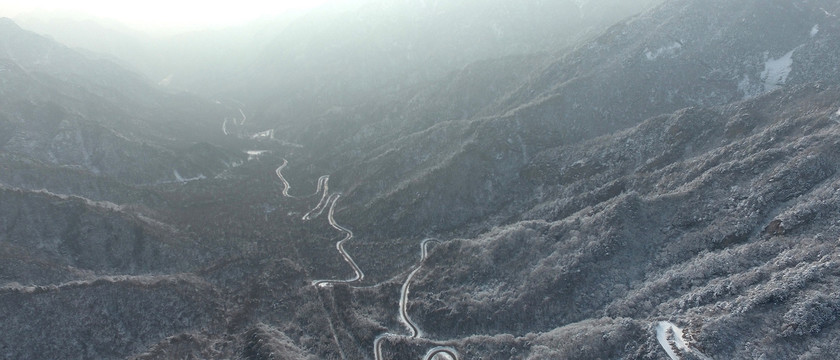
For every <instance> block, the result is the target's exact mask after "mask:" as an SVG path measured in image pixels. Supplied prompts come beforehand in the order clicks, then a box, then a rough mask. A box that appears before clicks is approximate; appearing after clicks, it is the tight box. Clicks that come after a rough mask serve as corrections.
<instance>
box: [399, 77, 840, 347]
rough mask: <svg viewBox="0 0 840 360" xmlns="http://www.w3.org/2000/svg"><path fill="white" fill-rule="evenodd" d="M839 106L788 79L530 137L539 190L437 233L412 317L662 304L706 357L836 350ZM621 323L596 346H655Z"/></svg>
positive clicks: (503, 322)
mask: <svg viewBox="0 0 840 360" xmlns="http://www.w3.org/2000/svg"><path fill="white" fill-rule="evenodd" d="M839 108H840V92H838V89H837V88H836V87H831V88H826V87H824V86H821V85H807V86H800V87H794V88H792V89H790V90H784V91H778V92H775V93H773V94H770V95H768V96H763V97H760V98H758V99H756V100H751V101H747V102H744V103H734V104H732V105H727V106H725V107H720V108H692V109H686V110H681V111H679V112H677V113H674V114H672V115H666V116H660V117H656V118H652V119H650V120H648V121H645V122H644V123H642V124H640V125H639V126H637V127H634V128H632V129H630V130H628V131H625V132H621V133H617V134H614V135H608V136H604V137H600V138H596V139H593V140H591V141H587V142H583V143H580V144H577V145H569V146H563V147H560V148H556V149H552V150H550V151H546V152H544V153H541V154H539V155H538V156H537V157H536V160H535V161H534V162H533V165H531V166H530V167H529V168H528V171H527V173H528V174H529V176H528V178H529V183H530V184H531V185H532V187H533V188H539V189H541V193H542V197H543V198H544V199H545V200H546V201H545V202H543V203H541V204H539V205H537V206H535V207H533V208H532V209H531V210H530V211H528V212H527V213H525V214H524V216H523V217H524V219H523V220H522V221H517V222H514V223H512V224H510V225H508V226H505V227H501V228H498V229H496V230H494V231H492V232H490V233H488V234H484V235H481V236H480V237H477V238H474V239H469V240H456V241H452V242H448V243H445V244H443V245H441V246H440V247H438V248H436V249H435V252H434V254H433V256H432V258H431V259H430V260H432V261H430V262H429V263H427V264H426V267H424V269H423V271H421V272H420V273H419V274H418V276H417V277H416V283H415V285H414V286H413V296H414V297H415V299H417V303H416V304H417V305H416V307H415V308H414V309H415V310H413V314H416V315H415V316H414V317H415V318H416V319H423V320H420V321H419V323H420V324H421V326H422V327H423V328H424V330H425V331H426V332H428V333H429V336H431V337H433V338H441V339H449V338H457V337H468V336H469V335H470V334H503V333H510V334H518V335H524V334H526V333H541V332H564V331H568V330H569V328H570V327H577V326H593V327H594V325H587V324H586V322H588V321H590V319H598V318H603V319H606V321H607V322H608V323H610V325H608V326H606V329H600V330H594V329H593V331H597V332H599V333H606V334H607V335H604V336H609V337H611V336H614V334H615V335H617V333H614V331H619V330H620V329H621V327H622V326H624V325H621V323H622V322H623V321H631V322H632V323H635V324H636V325H635V326H637V327H639V328H641V329H646V328H649V327H651V325H652V324H654V323H655V322H656V321H658V320H671V321H676V322H678V323H680V324H682V325H683V326H686V328H685V329H684V331H686V332H687V333H688V334H690V336H691V339H692V342H693V343H694V344H695V346H696V347H698V348H700V349H703V352H704V353H705V354H706V355H708V356H711V357H712V358H719V357H730V358H751V357H756V356H760V355H763V356H767V357H769V358H797V357H799V356H805V355H807V354H809V353H810V351H811V349H813V346H814V345H816V344H820V345H819V346H820V347H821V348H822V349H823V350H821V351H836V349H837V348H838V346H840V343H837V342H836V341H833V340H831V339H836V337H837V334H836V333H837V331H838V329H840V328H838V327H837V326H836V323H835V320H836V317H835V316H833V315H832V314H833V313H834V311H836V309H837V299H835V298H834V296H833V295H831V294H834V293H836V292H837V286H838V285H840V283H838V281H837V280H838V273H837V266H836V265H837V264H836V263H837V261H838V260H840V257H838V256H840V253H839V252H838V248H837V239H838V237H840V228H838V226H837V223H836V219H835V218H834V216H833V215H832V214H834V213H836V211H837V208H838V206H840V204H838V201H837V199H838V198H837V196H836V192H837V188H838V184H840V180H838V176H837V170H838V168H837V164H838V159H837V154H838V149H837V147H838V146H840V125H838V124H840V115H838V111H839V110H838V109H839ZM456 284H457V285H456ZM757 319H760V320H757ZM756 321H760V322H761V324H762V325H761V326H754V325H755V323H756ZM555 328H557V330H554V329H555ZM564 336H565V335H564ZM620 336H622V337H623V338H622V339H621V340H620V341H617V343H615V344H614V345H609V346H616V348H602V349H600V350H604V351H606V350H609V351H610V352H611V353H612V354H613V355H610V356H621V357H640V356H641V355H643V354H649V355H648V356H653V355H654V354H657V353H661V350H660V349H658V346H657V345H656V343H655V342H654V341H653V340H652V339H653V336H652V334H651V332H650V331H644V332H641V333H636V334H624V335H620ZM750 339H762V341H760V342H751V340H750ZM554 340H559V342H560V343H563V342H564V340H563V339H562V336H561V337H560V338H559V339H554ZM611 340H612V341H615V340H614V339H611ZM588 341H589V342H590V343H589V344H588V346H592V347H595V348H598V347H599V345H597V344H599V343H601V342H600V340H597V339H595V338H593V339H590V340H588ZM619 344H622V345H619ZM624 344H637V345H636V347H633V348H625V347H624ZM605 345H606V344H605ZM518 346H522V345H521V344H519V345H518ZM827 349H834V350H827ZM535 350H536V349H531V351H535ZM542 351H543V352H546V353H548V354H554V355H552V356H561V354H566V355H565V356H570V355H572V354H574V353H573V352H572V353H570V352H568V351H575V349H574V348H567V349H563V348H556V349H544V350H542ZM810 354H811V355H810V356H815V355H814V354H813V353H810ZM475 355H478V354H475ZM543 356H546V355H543ZM561 357H562V356H561ZM595 357H597V356H592V358H595Z"/></svg>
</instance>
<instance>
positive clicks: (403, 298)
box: [373, 238, 460, 360]
mask: <svg viewBox="0 0 840 360" xmlns="http://www.w3.org/2000/svg"><path fill="white" fill-rule="evenodd" d="M431 243H437V244H439V243H440V241H439V240H438V239H435V238H426V239H423V241H422V242H421V243H420V261H419V262H418V263H417V266H416V267H415V268H414V270H412V271H411V273H409V274H408V276H407V277H406V278H405V282H403V285H402V287H401V288H400V302H399V310H400V311H399V312H400V322H402V323H403V325H405V327H406V329H408V331H409V333H411V335H410V336H409V337H410V338H413V339H417V338H422V337H423V331H422V330H420V327H418V326H417V324H416V323H414V321H412V320H411V317H410V316H409V315H408V295H409V293H410V291H411V280H412V279H413V278H414V275H415V274H417V272H418V271H420V269H422V268H423V263H425V262H426V259H427V258H428V256H429V244H431ZM400 337H403V336H402V335H398V334H392V333H385V334H381V335H379V336H377V337H376V339H375V340H374V341H373V354H374V358H375V359H376V360H382V340H384V339H389V338H400ZM440 354H443V355H444V356H447V357H448V358H449V359H452V360H460V355H459V354H458V351H457V350H455V348H452V347H449V346H437V347H434V348H432V349H430V350H429V351H428V352H427V353H426V355H425V356H424V357H423V360H432V359H433V358H434V357H435V356H437V355H440Z"/></svg>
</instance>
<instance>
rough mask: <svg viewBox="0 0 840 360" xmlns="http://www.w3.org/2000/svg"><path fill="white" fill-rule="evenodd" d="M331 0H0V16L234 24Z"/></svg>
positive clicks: (156, 23) (176, 25)
mask: <svg viewBox="0 0 840 360" xmlns="http://www.w3.org/2000/svg"><path fill="white" fill-rule="evenodd" d="M330 1H332V0H236V1H218V0H143V1H137V0H132V1H124V0H0V17H15V16H17V15H20V14H24V13H28V12H32V11H43V10H45V11H51V12H57V11H61V12H68V13H72V14H74V15H80V14H89V15H93V16H96V17H103V18H110V19H115V20H118V21H121V22H124V23H126V24H129V25H134V26H140V27H150V26H151V27H163V28H190V27H207V26H225V25H234V24H241V23H244V22H247V21H249V20H254V19H257V18H260V17H264V16H272V15H278V14H281V13H284V12H288V11H295V10H306V9H311V8H314V7H316V6H319V5H321V4H323V3H326V2H330Z"/></svg>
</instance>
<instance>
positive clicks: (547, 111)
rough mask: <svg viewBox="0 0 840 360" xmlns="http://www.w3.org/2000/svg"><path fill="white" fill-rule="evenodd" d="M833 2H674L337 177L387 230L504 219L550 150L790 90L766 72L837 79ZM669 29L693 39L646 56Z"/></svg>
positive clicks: (364, 220)
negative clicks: (468, 115) (525, 177)
mask: <svg viewBox="0 0 840 360" xmlns="http://www.w3.org/2000/svg"><path fill="white" fill-rule="evenodd" d="M831 3H832V2H830V1H829V2H810V1H809V2H789V1H772V2H770V3H766V2H763V1H757V2H750V1H748V2H729V1H716V2H711V3H710V2H708V1H670V2H667V3H666V4H663V5H662V6H660V7H658V8H657V9H655V10H653V11H650V12H648V13H645V14H643V15H640V16H638V17H635V18H633V19H631V20H628V21H626V22H624V23H622V24H619V25H616V26H614V27H612V28H611V29H609V30H608V31H607V32H606V33H605V34H603V35H601V36H599V37H597V38H595V39H593V40H592V41H590V42H588V43H585V44H583V45H581V46H580V47H579V48H578V49H576V50H575V51H573V52H571V53H569V54H568V55H565V56H564V57H562V58H561V59H560V60H558V61H557V62H555V63H554V64H551V65H549V66H548V67H547V68H546V70H544V71H542V72H540V73H539V74H538V75H534V76H531V77H530V78H531V80H529V82H528V83H527V84H525V85H524V86H523V87H522V88H521V89H519V90H517V91H515V92H513V93H512V94H511V95H510V96H507V97H506V98H505V100H502V101H500V102H499V104H498V105H496V106H487V107H485V110H484V111H483V112H484V113H485V114H486V116H484V117H475V118H473V119H468V120H458V121H448V122H441V123H438V124H436V125H434V126H432V127H429V128H427V129H425V130H422V131H420V132H416V133H414V134H411V135H406V136H402V137H399V138H397V139H394V140H393V141H391V142H389V143H387V144H384V145H382V146H380V147H379V148H377V149H374V150H373V151H371V152H369V153H368V154H366V156H365V159H364V160H362V161H358V162H353V163H350V164H348V166H347V167H346V168H345V169H342V170H341V171H340V172H339V173H338V174H337V175H336V177H335V178H336V180H337V181H341V182H342V183H341V186H342V187H345V188H347V189H348V192H350V195H351V197H350V199H352V201H355V202H356V204H358V205H360V206H364V209H365V210H364V211H363V212H361V213H359V214H358V217H357V218H355V219H354V222H357V223H361V224H371V225H373V226H371V228H370V229H369V230H371V231H382V230H384V229H387V231H388V234H387V235H388V236H394V235H399V234H400V233H404V234H412V233H418V232H419V233H423V232H426V231H429V230H432V231H435V229H439V230H444V229H453V228H458V227H460V228H463V227H462V225H464V224H466V223H469V222H478V221H480V222H483V219H486V218H487V216H490V215H493V214H497V215H498V216H500V219H504V218H506V217H507V216H509V215H511V214H513V213H516V212H517V211H518V210H517V209H516V208H515V207H513V208H509V213H505V212H503V213H499V211H501V210H502V209H505V208H506V207H507V206H508V205H509V204H511V202H512V201H514V199H519V200H521V199H523V198H525V197H523V196H521V195H522V194H521V193H520V192H519V187H518V185H517V184H518V183H520V182H521V179H520V170H522V169H523V167H524V166H525V165H526V164H528V163H529V162H530V160H531V156H533V154H535V153H538V152H540V151H542V150H544V149H547V148H550V147H553V146H557V145H560V144H567V143H573V142H576V141H580V140H583V139H588V138H592V137H594V136H597V135H600V134H605V133H609V132H612V131H616V130H619V129H622V128H626V127H628V126H632V125H633V124H636V123H638V122H640V121H642V120H643V119H645V118H647V117H650V116H654V115H657V114H661V113H666V112H671V111H676V110H678V109H680V108H683V107H685V106H693V105H703V106H708V105H718V104H725V103H728V102H731V101H736V100H740V99H742V98H745V97H750V96H754V95H755V94H757V93H761V92H764V91H768V90H771V89H773V88H775V87H778V86H781V85H782V84H775V83H774V84H773V85H772V86H769V85H767V84H766V83H764V80H761V76H762V74H763V73H776V72H777V70H778V71H781V70H784V71H782V72H783V73H785V74H784V75H786V76H785V77H786V78H785V79H784V80H785V81H786V82H787V83H788V84H796V83H805V82H808V81H813V80H818V79H825V81H827V82H829V83H835V82H836V80H837V79H840V74H837V73H836V72H837V71H838V68H837V67H831V66H830V65H826V64H831V63H833V62H832V61H831V60H828V59H835V58H837V57H838V56H840V53H838V52H840V47H837V46H836V43H835V42H833V39H834V38H836V35H837V33H836V32H837V31H838V25H837V21H836V18H834V17H831V16H829V15H826V14H825V12H824V11H823V10H822V9H824V8H829V9H830V8H831V7H830V6H829V5H831ZM745 14H750V20H749V21H747V20H746V18H745V17H744V16H745ZM753 15H755V16H754V17H753ZM742 18H743V19H745V20H744V22H741V19H742ZM813 29H819V30H818V31H816V32H813V31H812V30H813ZM667 32H674V33H675V35H673V36H671V35H667ZM663 33H664V34H663ZM812 33H813V35H811V34H812ZM669 36H671V37H673V38H674V39H677V40H679V39H685V40H684V41H683V40H679V41H680V42H682V43H683V44H684V45H680V49H676V48H675V49H673V53H671V52H668V53H667V54H666V53H665V50H663V53H662V54H660V55H661V56H656V57H654V56H653V55H651V56H650V57H652V58H653V59H649V57H648V56H647V55H646V53H647V52H648V51H652V52H656V51H657V50H656V49H659V47H661V46H669V45H668V44H672V43H673V42H674V41H675V40H668V41H670V42H665V39H671V38H670V37H669ZM765 36H766V37H767V38H765ZM762 39H764V40H762ZM770 39H773V40H770ZM654 44H656V45H654ZM689 45H690V46H689ZM654 46H656V48H654ZM683 47H684V48H683ZM791 50H795V51H794V52H793V53H792V55H791V57H790V59H791V61H792V62H791V63H790V64H787V63H785V65H789V67H783V69H779V67H778V66H777V65H776V64H777V63H778V61H779V60H778V59H776V58H777V57H782V58H786V56H785V55H786V53H788V52H790V51H791ZM669 51H670V50H669ZM706 54H715V55H714V56H712V55H706ZM818 54H819V55H818ZM702 62H706V65H704V64H703V63H702ZM788 70H789V71H790V72H789V73H787V71H788ZM721 74H727V75H726V76H724V77H721V76H720V75H721ZM715 76H717V77H716V78H715ZM767 76H769V75H767ZM745 79H746V80H745ZM780 79H781V78H780ZM739 84H741V88H740V89H739ZM762 84H763V85H762ZM758 85H761V88H760V89H758V90H755V91H756V92H751V91H752V90H750V89H754V87H755V86H758ZM669 94H670V95H669ZM452 184H457V185H456V186H452ZM394 209H406V210H405V211H402V210H397V211H395V210H394Z"/></svg>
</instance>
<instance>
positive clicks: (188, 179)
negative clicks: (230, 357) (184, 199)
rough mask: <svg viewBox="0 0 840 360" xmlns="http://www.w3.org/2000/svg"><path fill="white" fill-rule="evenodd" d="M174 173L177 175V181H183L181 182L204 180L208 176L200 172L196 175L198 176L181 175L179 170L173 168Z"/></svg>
mask: <svg viewBox="0 0 840 360" xmlns="http://www.w3.org/2000/svg"><path fill="white" fill-rule="evenodd" d="M172 173H173V174H174V175H175V180H176V181H177V182H181V183H185V182H190V181H196V180H203V179H206V178H207V177H205V176H204V174H198V176H196V177H191V178H185V177H183V176H181V174H180V173H178V170H172Z"/></svg>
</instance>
